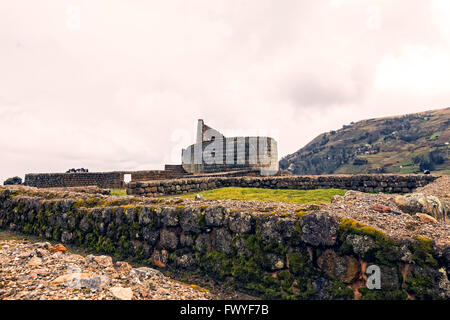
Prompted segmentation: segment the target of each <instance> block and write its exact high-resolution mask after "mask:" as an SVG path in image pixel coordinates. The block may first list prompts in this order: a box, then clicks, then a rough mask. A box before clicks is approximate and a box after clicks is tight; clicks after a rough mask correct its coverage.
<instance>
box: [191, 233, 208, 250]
mask: <svg viewBox="0 0 450 320" xmlns="http://www.w3.org/2000/svg"><path fill="white" fill-rule="evenodd" d="M211 248H212V245H211V235H210V234H209V233H201V234H199V235H198V236H197V238H196V239H195V249H196V250H197V251H199V252H205V251H211Z"/></svg>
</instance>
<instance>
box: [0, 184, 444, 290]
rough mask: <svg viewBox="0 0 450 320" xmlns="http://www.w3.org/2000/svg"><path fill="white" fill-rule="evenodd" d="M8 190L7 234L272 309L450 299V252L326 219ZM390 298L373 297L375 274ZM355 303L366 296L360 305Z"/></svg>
mask: <svg viewBox="0 0 450 320" xmlns="http://www.w3.org/2000/svg"><path fill="white" fill-rule="evenodd" d="M52 195H53V196H54V197H56V196H57V195H54V194H53V193H48V194H47V195H45V199H44V197H42V196H36V193H34V194H27V193H26V192H22V193H21V192H20V191H11V190H9V189H5V188H3V189H2V188H0V228H3V229H9V230H13V231H18V232H23V233H26V234H33V235H37V236H40V237H46V238H48V239H53V240H55V241H62V242H63V243H73V244H75V245H78V246H82V247H85V248H87V249H89V250H91V251H95V252H99V253H106V254H110V255H114V256H116V257H117V258H121V259H122V258H128V259H132V260H134V261H136V262H140V263H147V264H150V265H152V266H156V267H159V268H169V269H173V271H178V272H186V273H187V274H188V273H189V272H191V271H194V270H200V271H201V272H203V273H205V274H208V275H209V276H211V277H213V278H214V279H217V280H220V281H227V282H228V283H229V284H232V285H233V286H235V287H236V288H238V289H240V290H244V291H246V292H249V293H250V294H253V295H257V296H260V297H263V298H267V299H280V298H286V299H354V298H355V297H359V298H360V299H406V298H408V297H410V298H414V299H449V298H450V284H449V281H448V278H447V277H448V272H449V271H450V248H449V247H447V248H441V249H440V250H436V249H435V246H434V243H433V242H431V241H430V240H427V239H424V238H419V239H411V240H398V239H392V238H389V237H387V236H386V235H385V234H383V233H382V232H381V231H378V230H376V229H373V228H371V227H368V226H363V225H360V224H358V223H357V222H356V221H354V220H349V219H337V218H336V217H334V216H333V215H332V214H330V213H329V212H326V211H309V212H300V211H299V212H293V213H292V214H291V215H283V216H282V215H276V214H271V213H266V214H262V213H259V214H257V213H249V212H244V211H242V212H241V211H232V210H230V209H227V208H226V207H223V206H219V205H208V202H199V204H198V205H195V206H193V205H192V204H191V205H186V206H184V205H183V202H182V201H179V202H177V203H172V205H168V204H167V202H165V204H162V202H155V203H154V204H151V205H150V204H144V203H141V204H139V203H135V202H136V201H138V199H137V198H132V197H129V198H124V200H122V203H121V204H120V205H119V204H118V203H114V202H108V199H109V198H106V197H100V196H98V197H97V198H95V197H94V198H92V196H90V197H89V198H86V199H69V198H65V199H58V198H51V196H52ZM371 265H376V266H377V267H379V268H380V272H381V289H380V290H369V289H368V288H366V280H367V274H366V270H367V268H368V266H371ZM355 293H357V295H356V296H355Z"/></svg>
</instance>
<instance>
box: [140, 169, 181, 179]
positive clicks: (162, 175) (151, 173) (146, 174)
mask: <svg viewBox="0 0 450 320" xmlns="http://www.w3.org/2000/svg"><path fill="white" fill-rule="evenodd" d="M185 175H186V174H185V173H180V172H174V171H167V170H147V171H134V172H132V173H131V181H145V180H164V179H176V178H181V177H183V176H185Z"/></svg>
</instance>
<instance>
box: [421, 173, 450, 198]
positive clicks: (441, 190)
mask: <svg viewBox="0 0 450 320" xmlns="http://www.w3.org/2000/svg"><path fill="white" fill-rule="evenodd" d="M416 192H421V193H423V194H426V195H430V196H436V197H438V198H450V176H442V177H440V178H439V179H437V180H436V181H435V182H433V183H430V184H428V185H426V186H425V187H421V188H418V189H417V190H416Z"/></svg>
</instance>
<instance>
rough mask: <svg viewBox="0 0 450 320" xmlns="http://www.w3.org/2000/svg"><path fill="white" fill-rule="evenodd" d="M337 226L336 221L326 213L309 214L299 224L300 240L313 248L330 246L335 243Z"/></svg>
mask: <svg viewBox="0 0 450 320" xmlns="http://www.w3.org/2000/svg"><path fill="white" fill-rule="evenodd" d="M338 225H339V222H338V221H337V219H336V218H334V217H332V216H331V215H330V214H329V213H328V212H323V211H315V212H312V213H309V214H307V215H305V216H304V217H303V218H302V220H301V222H300V226H301V228H302V239H303V241H304V242H306V243H308V244H311V245H313V246H319V245H322V246H332V245H334V244H335V243H336V237H337V227H338Z"/></svg>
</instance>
